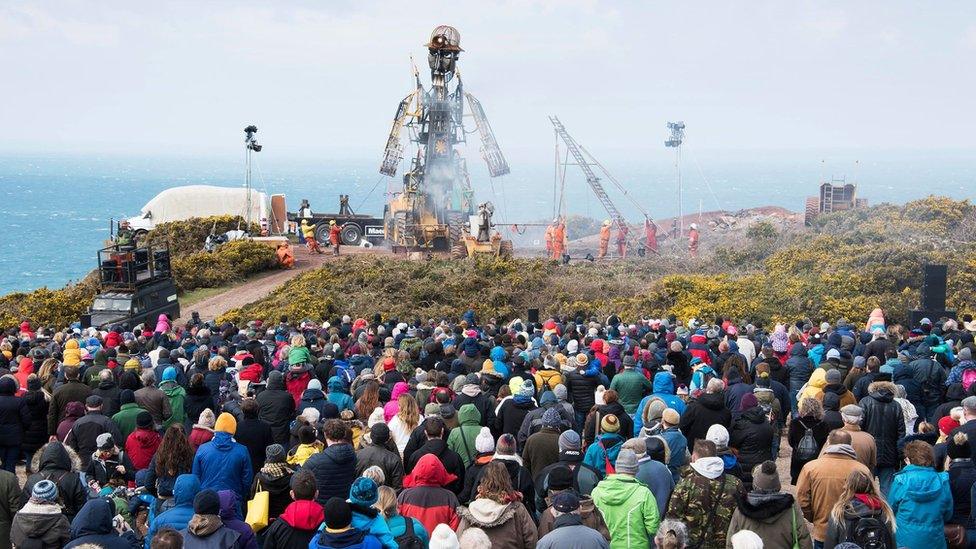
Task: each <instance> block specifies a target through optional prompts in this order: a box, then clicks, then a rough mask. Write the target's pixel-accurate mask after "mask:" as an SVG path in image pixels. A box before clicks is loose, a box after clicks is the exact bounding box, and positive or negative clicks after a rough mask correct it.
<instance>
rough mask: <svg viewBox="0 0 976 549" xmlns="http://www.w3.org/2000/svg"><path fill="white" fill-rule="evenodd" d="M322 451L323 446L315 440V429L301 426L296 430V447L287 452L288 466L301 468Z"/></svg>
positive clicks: (309, 426)
mask: <svg viewBox="0 0 976 549" xmlns="http://www.w3.org/2000/svg"><path fill="white" fill-rule="evenodd" d="M323 449H324V445H323V444H322V442H321V441H320V440H318V439H317V438H316V432H315V428H314V427H312V426H311V425H302V426H301V427H299V429H298V446H295V447H294V448H292V449H291V450H289V451H288V464H289V465H292V466H295V467H301V466H302V465H304V464H305V462H306V461H308V458H310V457H312V456H314V455H315V454H317V453H319V452H321V451H322V450H323Z"/></svg>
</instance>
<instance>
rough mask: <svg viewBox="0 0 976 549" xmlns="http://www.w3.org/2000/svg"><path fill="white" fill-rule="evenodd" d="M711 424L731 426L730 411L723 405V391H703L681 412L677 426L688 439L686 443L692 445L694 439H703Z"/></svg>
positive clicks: (727, 427) (728, 427)
mask: <svg viewBox="0 0 976 549" xmlns="http://www.w3.org/2000/svg"><path fill="white" fill-rule="evenodd" d="M712 425H722V426H723V427H725V428H726V429H730V428H731V427H732V412H730V411H729V409H728V408H726V407H725V393H724V392H718V393H704V394H702V395H701V396H699V397H698V398H697V399H695V400H693V401H691V402H690V403H689V404H688V408H687V409H686V410H685V413H683V414H681V421H680V422H679V423H678V428H679V429H681V432H682V433H683V434H684V435H685V438H686V439H688V445H689V446H691V447H694V445H695V441H696V440H699V439H704V438H705V435H706V434H707V433H708V428H709V427H711V426H712Z"/></svg>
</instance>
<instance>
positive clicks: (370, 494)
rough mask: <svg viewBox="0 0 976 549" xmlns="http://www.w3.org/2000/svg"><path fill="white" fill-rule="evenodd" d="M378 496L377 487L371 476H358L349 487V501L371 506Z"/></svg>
mask: <svg viewBox="0 0 976 549" xmlns="http://www.w3.org/2000/svg"><path fill="white" fill-rule="evenodd" d="M379 498H380V493H379V487H378V486H376V482H375V481H373V479H371V478H366V477H359V478H357V479H356V480H354V481H353V483H352V486H351V487H350V488H349V503H354V504H356V505H362V506H363V507H372V506H373V504H374V503H376V501H377V500H378V499H379Z"/></svg>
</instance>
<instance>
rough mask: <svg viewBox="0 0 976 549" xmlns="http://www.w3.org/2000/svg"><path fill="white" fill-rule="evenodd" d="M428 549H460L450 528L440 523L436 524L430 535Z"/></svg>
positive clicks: (455, 535)
mask: <svg viewBox="0 0 976 549" xmlns="http://www.w3.org/2000/svg"><path fill="white" fill-rule="evenodd" d="M428 547H430V549H461V544H460V543H459V542H458V538H457V534H455V533H454V530H451V527H450V526H448V525H446V524H444V523H441V524H438V525H437V527H436V528H434V531H433V532H431V534H430V545H429V546H428Z"/></svg>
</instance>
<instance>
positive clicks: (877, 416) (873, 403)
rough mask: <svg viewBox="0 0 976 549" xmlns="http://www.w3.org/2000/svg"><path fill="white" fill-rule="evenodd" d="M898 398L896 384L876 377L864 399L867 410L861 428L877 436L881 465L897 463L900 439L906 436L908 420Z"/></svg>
mask: <svg viewBox="0 0 976 549" xmlns="http://www.w3.org/2000/svg"><path fill="white" fill-rule="evenodd" d="M894 400H895V387H894V385H893V384H892V383H890V382H887V381H875V382H874V383H872V384H871V385H870V386H869V387H868V396H866V397H864V398H863V399H861V402H860V406H861V409H862V410H863V411H864V417H863V419H862V420H861V429H862V430H864V431H867V432H868V433H871V435H872V436H874V443H875V445H876V447H877V449H878V462H877V463H878V467H897V466H898V462H899V458H898V440H899V439H901V438H902V437H903V436H905V420H904V414H903V413H902V410H901V406H900V405H899V404H898V403H897V402H895V401H894Z"/></svg>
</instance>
